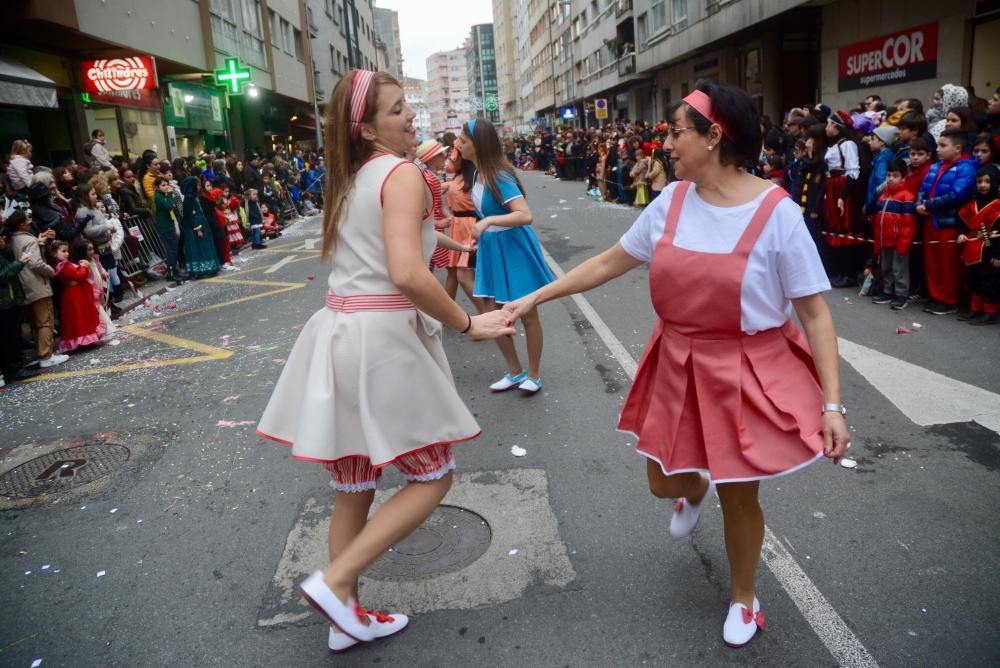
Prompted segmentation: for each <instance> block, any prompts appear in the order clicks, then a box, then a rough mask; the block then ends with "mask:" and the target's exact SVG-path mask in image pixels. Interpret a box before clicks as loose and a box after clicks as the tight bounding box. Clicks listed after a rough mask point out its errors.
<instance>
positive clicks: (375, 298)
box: [326, 292, 416, 313]
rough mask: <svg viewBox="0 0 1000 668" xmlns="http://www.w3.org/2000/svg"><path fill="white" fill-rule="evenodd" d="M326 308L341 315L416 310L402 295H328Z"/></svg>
mask: <svg viewBox="0 0 1000 668" xmlns="http://www.w3.org/2000/svg"><path fill="white" fill-rule="evenodd" d="M326 307H327V308H328V309H331V310H333V311H340V312H341V313H359V312H364V311H411V310H413V309H415V308H416V306H414V305H413V302H411V301H410V300H409V299H407V298H406V297H404V296H403V295H401V294H383V295H346V296H345V295H335V294H333V293H332V292H327V293H326Z"/></svg>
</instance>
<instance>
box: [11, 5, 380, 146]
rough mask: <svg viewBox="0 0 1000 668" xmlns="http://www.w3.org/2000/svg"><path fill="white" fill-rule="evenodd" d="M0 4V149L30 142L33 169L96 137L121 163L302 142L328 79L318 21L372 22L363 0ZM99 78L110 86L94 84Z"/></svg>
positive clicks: (312, 136) (364, 50) (311, 133)
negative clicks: (1, 15) (101, 136)
mask: <svg viewBox="0 0 1000 668" xmlns="http://www.w3.org/2000/svg"><path fill="white" fill-rule="evenodd" d="M327 7H329V10H330V11H329V14H326V12H325V11H324V10H325V9H326V8H327ZM5 9H6V12H5V21H4V22H3V24H2V25H0V34H2V36H3V40H2V43H0V71H3V72H6V73H8V76H3V75H2V74H0V119H2V122H0V144H4V145H7V146H9V145H10V143H11V141H12V140H13V139H14V138H25V137H27V138H30V139H31V141H32V144H33V146H34V160H35V162H36V163H37V164H43V165H44V164H48V165H54V164H58V163H60V162H62V161H63V160H66V159H69V158H74V159H76V160H78V161H82V160H83V158H84V156H83V145H84V144H85V143H86V142H87V141H88V140H89V138H90V133H91V131H92V130H95V129H98V128H99V129H102V130H104V132H105V136H106V139H107V145H108V151H109V152H110V153H111V154H112V155H121V156H123V157H125V158H128V159H135V158H136V157H137V156H138V155H140V154H141V153H142V151H144V150H145V149H148V148H152V149H154V150H156V151H157V153H159V154H160V156H162V157H175V156H178V155H196V154H197V153H198V152H200V151H202V150H206V149H215V148H224V149H230V150H235V151H238V152H245V151H252V150H256V151H260V152H262V153H266V152H269V151H273V150H276V149H278V148H281V147H292V146H295V145H299V146H302V147H314V146H315V145H316V143H317V141H316V122H315V121H316V119H315V116H314V101H315V99H316V96H317V95H319V96H320V97H323V95H324V94H328V91H330V90H331V89H332V83H333V81H334V80H335V79H334V73H333V72H332V71H331V69H330V68H327V69H326V72H328V73H329V75H328V76H325V77H324V76H322V74H323V72H322V71H321V68H319V67H317V66H316V65H315V62H316V61H314V58H313V54H314V53H315V52H316V51H317V50H318V49H317V46H316V38H317V36H318V35H319V34H320V33H321V32H322V29H323V25H324V23H326V22H327V21H325V20H324V17H328V19H329V21H328V22H329V24H330V25H331V26H333V25H334V23H333V17H335V16H337V15H338V14H337V12H336V11H335V9H339V11H340V12H345V11H346V12H347V14H348V15H349V16H350V17H351V19H352V21H359V22H360V21H366V22H367V24H368V25H369V26H370V25H371V24H372V22H371V18H370V17H371V10H372V7H371V2H370V0H364V1H363V2H354V1H352V0H337V1H336V2H334V0H327V1H326V2H323V1H322V0H309V2H306V0H200V1H195V0H174V1H172V2H162V1H161V0H25V1H23V2H18V3H13V4H12V5H11V6H10V7H6V8H5ZM343 15H344V14H341V16H343ZM345 32H346V31H345ZM357 34H358V35H360V34H361V30H360V29H359V31H358V33H357ZM370 34H371V36H370V38H369V39H367V41H366V40H364V39H363V38H361V39H358V38H356V39H355V41H354V44H355V46H356V49H355V51H356V52H357V54H358V57H359V58H362V59H364V58H369V57H372V58H373V55H374V32H373V30H371V31H370ZM332 43H333V42H332V41H331V44H332ZM349 43H351V42H350V40H348V39H346V38H345V42H344V44H345V50H350V49H349V48H348V47H346V44H349ZM363 54H364V55H363ZM368 54H370V56H369V55H368ZM368 62H371V61H370V60H369V61H368ZM121 63H126V64H127V68H128V69H127V70H125V69H123V68H122V66H121ZM123 71H127V72H129V73H131V75H134V76H126V75H123V74H122V72H123ZM12 72H13V73H16V74H15V76H9V74H10V73H12ZM140 74H141V76H140ZM219 75H221V76H222V78H221V79H220V78H219ZM109 78H113V80H114V85H113V86H112V85H104V84H102V83H99V81H100V80H101V79H104V80H109ZM226 78H228V84H227V82H226Z"/></svg>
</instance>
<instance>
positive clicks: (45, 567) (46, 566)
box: [42, 564, 51, 571]
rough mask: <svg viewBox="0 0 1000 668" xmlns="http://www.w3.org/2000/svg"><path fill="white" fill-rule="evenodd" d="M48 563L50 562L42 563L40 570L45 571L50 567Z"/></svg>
mask: <svg viewBox="0 0 1000 668" xmlns="http://www.w3.org/2000/svg"><path fill="white" fill-rule="evenodd" d="M50 565H51V564H44V565H43V566H42V570H43V571H47V570H49V567H50Z"/></svg>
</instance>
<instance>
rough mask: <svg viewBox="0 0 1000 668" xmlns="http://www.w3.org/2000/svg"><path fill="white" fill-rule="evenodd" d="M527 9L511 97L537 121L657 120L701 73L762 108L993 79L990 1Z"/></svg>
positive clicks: (602, 2) (993, 8) (997, 44)
mask: <svg viewBox="0 0 1000 668" xmlns="http://www.w3.org/2000/svg"><path fill="white" fill-rule="evenodd" d="M496 4H505V3H501V2H499V0H498V3H496ZM523 15H524V16H526V17H527V24H528V25H527V26H524V28H523V29H524V30H526V31H527V32H526V33H525V34H526V35H527V45H525V47H524V48H520V49H519V50H518V51H519V53H520V54H526V55H527V57H528V58H529V59H530V62H529V64H528V66H527V67H526V68H525V69H524V70H523V71H522V75H524V76H523V77H522V81H525V78H524V77H527V80H530V82H531V95H530V99H528V96H526V95H522V98H521V99H522V100H525V101H526V103H527V105H528V106H526V107H524V109H530V110H531V112H530V116H531V117H532V118H533V119H534V120H535V121H537V122H540V123H542V124H546V125H558V124H559V123H560V122H564V123H571V124H574V125H593V124H595V123H596V122H598V120H602V122H608V121H612V120H614V119H616V118H620V119H641V120H648V121H655V120H660V119H662V118H664V116H665V113H666V109H667V107H668V106H669V105H670V104H671V103H672V102H675V101H677V100H680V99H681V98H683V97H684V96H685V95H687V93H688V92H689V91H690V90H691V88H692V87H693V86H694V84H695V82H697V81H698V80H699V79H713V80H716V81H719V82H722V83H726V84H731V85H736V86H739V87H741V88H743V89H745V90H746V91H747V92H749V93H750V95H751V96H753V97H754V99H755V100H756V101H757V104H758V106H759V107H760V109H761V111H762V112H763V113H764V114H766V115H768V116H770V117H771V118H779V117H780V116H781V114H782V113H783V112H784V111H785V110H787V109H789V108H791V107H793V106H802V105H803V104H806V103H815V102H818V101H822V102H823V103H825V104H827V105H829V106H831V107H833V108H849V107H852V106H855V105H856V104H857V103H858V102H859V101H860V100H862V99H864V97H865V96H866V95H868V94H870V93H877V94H879V95H881V96H882V97H883V98H884V99H887V100H888V101H889V102H892V101H894V100H895V99H896V98H898V97H910V96H912V97H919V98H921V99H923V100H925V101H927V102H929V101H930V99H931V97H932V95H933V93H934V91H936V90H937V89H939V88H940V87H941V86H942V85H943V84H945V83H957V84H961V85H970V84H971V85H973V86H975V88H976V91H977V93H978V94H979V95H980V96H981V97H989V96H990V95H991V94H992V92H993V90H994V89H995V88H996V87H997V85H998V84H1000V3H998V2H997V1H996V0H979V1H978V2H977V1H976V0H958V1H957V2H955V3H953V4H949V5H947V6H945V5H941V4H940V3H932V2H930V1H929V0H914V1H913V2H910V3H907V5H906V11H905V12H904V11H899V7H898V5H895V4H891V3H889V2H887V1H886V0H873V1H872V2H864V3H862V2H861V0H835V1H833V2H826V3H813V2H802V1H801V0H569V1H566V0H529V1H528V2H527V7H526V12H524V13H523ZM512 20H513V21H514V23H515V24H516V23H517V21H518V15H517V14H516V12H515V13H514V14H513V15H512ZM567 26H568V29H567ZM567 61H568V62H569V63H571V65H570V67H569V69H568V71H567V68H566V63H567ZM505 67H509V65H507V64H506V62H505V61H502V62H501V65H500V66H499V69H500V73H501V76H500V77H499V80H500V83H501V90H503V88H504V86H505V81H506V79H505V77H504V76H502V75H503V74H504V73H505V70H504V68H505ZM598 100H600V101H602V105H601V106H602V108H606V109H607V118H606V119H597V117H596V109H595V108H594V105H595V102H596V101H598ZM528 115H529V114H528V113H527V112H526V111H525V112H524V116H528ZM530 120H531V119H528V122H530Z"/></svg>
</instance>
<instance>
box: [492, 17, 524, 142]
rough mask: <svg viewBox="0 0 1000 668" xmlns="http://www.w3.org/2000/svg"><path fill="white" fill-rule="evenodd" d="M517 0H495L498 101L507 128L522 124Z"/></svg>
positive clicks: (494, 38)
mask: <svg viewBox="0 0 1000 668" xmlns="http://www.w3.org/2000/svg"><path fill="white" fill-rule="evenodd" d="M516 5H517V1H516V0H493V44H494V50H495V51H496V71H497V102H498V103H499V105H500V124H501V126H502V127H503V130H504V132H508V133H510V132H513V131H514V130H515V128H516V127H517V126H519V125H521V124H522V121H521V109H520V105H519V101H520V95H519V90H520V84H519V81H520V77H519V74H520V71H519V69H518V67H519V63H518V61H519V60H520V58H519V55H518V53H519V52H518V35H517V32H516V29H517V26H516V24H515V22H514V17H515V11H516V9H517V7H516Z"/></svg>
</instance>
